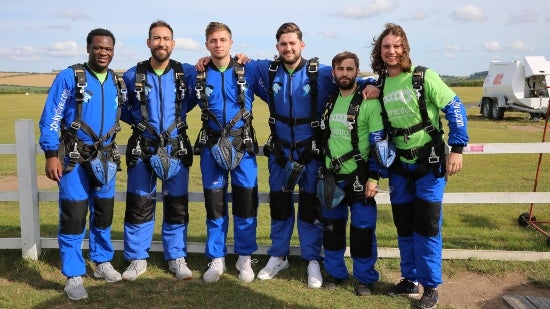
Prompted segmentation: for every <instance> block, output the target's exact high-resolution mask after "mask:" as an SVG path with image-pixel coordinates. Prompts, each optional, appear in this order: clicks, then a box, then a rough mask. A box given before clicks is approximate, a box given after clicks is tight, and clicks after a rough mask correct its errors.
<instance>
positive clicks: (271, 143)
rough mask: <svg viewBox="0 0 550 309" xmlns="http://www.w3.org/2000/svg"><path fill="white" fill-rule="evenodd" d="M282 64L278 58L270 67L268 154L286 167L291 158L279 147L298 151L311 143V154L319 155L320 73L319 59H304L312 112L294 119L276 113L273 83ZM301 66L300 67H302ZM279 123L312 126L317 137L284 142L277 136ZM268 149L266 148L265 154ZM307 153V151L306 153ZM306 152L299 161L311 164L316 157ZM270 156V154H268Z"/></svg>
mask: <svg viewBox="0 0 550 309" xmlns="http://www.w3.org/2000/svg"><path fill="white" fill-rule="evenodd" d="M280 64H281V59H280V58H279V57H278V56H276V57H275V59H274V60H273V61H271V63H270V65H269V104H268V106H269V116H270V117H269V118H268V124H269V129H270V132H271V136H270V138H269V139H268V142H267V144H266V146H267V147H268V148H270V149H271V150H270V151H269V150H268V153H273V154H274V155H275V156H276V158H275V161H276V162H277V163H279V165H281V166H284V165H285V164H286V162H287V161H289V160H290V158H286V157H285V156H284V155H283V154H284V151H283V149H277V148H278V147H285V148H289V149H290V150H291V152H292V151H294V150H296V149H297V148H298V147H301V146H302V145H304V144H307V143H311V145H312V146H311V147H312V148H311V152H313V153H314V154H315V155H317V154H318V153H319V150H318V149H317V147H316V143H315V139H317V138H318V136H319V135H320V122H319V121H318V120H317V118H318V117H317V115H316V114H317V96H318V83H317V77H318V75H319V74H318V73H319V58H317V57H314V58H311V59H309V61H307V63H306V61H305V60H303V59H302V63H301V64H300V66H304V65H306V66H307V68H306V69H307V71H306V72H307V75H308V77H309V79H310V92H309V95H310V102H311V110H310V116H309V117H306V118H292V117H286V116H283V115H280V114H278V113H277V112H276V111H275V98H274V93H273V82H274V80H275V75H276V73H277V71H278V70H279V66H280ZM300 66H299V67H300ZM277 121H280V122H282V123H284V124H287V125H289V126H294V125H304V124H308V123H309V124H310V125H311V127H312V128H314V129H315V136H314V137H313V138H312V139H308V140H304V141H300V142H295V143H291V142H286V141H284V140H282V139H281V138H280V137H279V136H277V131H276V129H275V123H276V122H277ZM265 149H266V147H264V153H266V152H265ZM304 152H305V151H304ZM304 152H302V153H301V154H300V157H299V159H298V161H299V162H301V163H304V164H307V163H309V162H310V161H311V160H312V159H313V157H314V155H311V154H309V155H306V154H305V153H304ZM268 155H269V154H268Z"/></svg>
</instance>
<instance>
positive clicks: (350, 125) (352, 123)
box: [348, 120, 355, 131]
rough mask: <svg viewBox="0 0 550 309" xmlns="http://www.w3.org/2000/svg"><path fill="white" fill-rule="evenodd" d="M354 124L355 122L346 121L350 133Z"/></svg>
mask: <svg viewBox="0 0 550 309" xmlns="http://www.w3.org/2000/svg"><path fill="white" fill-rule="evenodd" d="M354 124H355V120H352V121H349V120H348V129H349V130H350V131H351V130H353V125H354Z"/></svg>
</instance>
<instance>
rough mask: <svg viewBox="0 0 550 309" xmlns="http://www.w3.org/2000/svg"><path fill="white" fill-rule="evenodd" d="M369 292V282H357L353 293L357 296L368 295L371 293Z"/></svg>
mask: <svg viewBox="0 0 550 309" xmlns="http://www.w3.org/2000/svg"><path fill="white" fill-rule="evenodd" d="M371 294H372V292H371V286H370V285H369V284H363V283H359V284H358V285H357V286H356V287H355V295H357V296H368V295H371Z"/></svg>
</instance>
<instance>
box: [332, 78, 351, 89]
mask: <svg viewBox="0 0 550 309" xmlns="http://www.w3.org/2000/svg"><path fill="white" fill-rule="evenodd" d="M336 86H338V89H340V90H350V89H353V87H355V80H353V79H347V78H346V79H344V78H340V79H338V80H336Z"/></svg>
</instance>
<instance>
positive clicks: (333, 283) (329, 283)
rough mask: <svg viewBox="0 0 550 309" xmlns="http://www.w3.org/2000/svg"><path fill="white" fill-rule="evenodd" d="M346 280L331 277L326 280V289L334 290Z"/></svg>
mask: <svg viewBox="0 0 550 309" xmlns="http://www.w3.org/2000/svg"><path fill="white" fill-rule="evenodd" d="M344 280H346V279H340V278H335V277H333V276H331V275H329V276H328V277H327V279H326V280H325V289H327V290H334V289H335V288H336V287H337V286H339V285H340V284H342V282H344Z"/></svg>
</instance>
